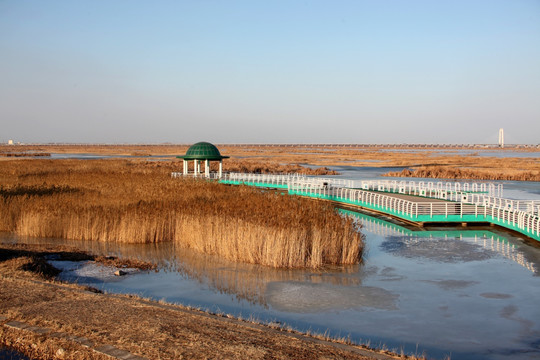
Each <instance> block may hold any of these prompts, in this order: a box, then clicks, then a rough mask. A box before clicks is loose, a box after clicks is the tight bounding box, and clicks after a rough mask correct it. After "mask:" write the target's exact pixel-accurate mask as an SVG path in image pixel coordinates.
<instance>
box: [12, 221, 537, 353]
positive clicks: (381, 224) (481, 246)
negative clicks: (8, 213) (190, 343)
mask: <svg viewBox="0 0 540 360" xmlns="http://www.w3.org/2000/svg"><path fill="white" fill-rule="evenodd" d="M344 212H345V213H347V214H349V215H351V214H352V215H354V216H356V218H357V219H358V221H361V222H362V224H363V226H364V228H363V232H364V233H365V234H366V242H367V243H366V248H367V253H366V255H365V258H364V262H363V263H362V264H361V265H357V266H347V267H334V268H328V269H323V270H320V271H312V270H309V271H303V270H277V269H271V268H267V267H262V266H255V265H248V264H237V263H232V262H228V261H225V260H222V259H219V258H217V257H213V256H205V255H201V254H198V253H195V252H193V251H190V250H188V249H183V248H180V247H177V246H174V245H173V244H170V243H164V244H147V245H121V244H105V243H99V242H73V241H60V240H55V239H31V238H21V239H18V238H17V237H13V236H12V237H9V236H7V237H4V239H3V240H2V241H21V242H39V243H43V242H54V243H63V244H69V245H75V246H77V247H80V248H83V249H86V250H88V251H91V252H93V253H96V254H103V255H120V256H124V257H132V258H138V259H141V260H146V261H152V262H154V263H156V264H158V269H159V271H157V272H153V271H150V272H139V273H136V274H131V275H127V276H125V277H121V278H118V277H115V278H110V277H109V278H108V277H106V276H103V277H102V276H101V275H99V274H98V273H97V272H96V271H95V269H93V270H92V271H94V272H90V273H87V274H86V275H85V273H84V272H83V273H77V274H78V277H79V279H82V280H85V279H86V281H88V282H91V285H92V286H96V287H99V288H101V289H104V290H107V291H112V292H121V293H135V294H139V295H142V296H146V297H151V298H154V299H165V300H167V301H170V302H176V303H182V304H185V305H189V306H196V307H201V308H205V309H209V310H211V311H224V312H229V313H232V314H234V315H239V316H242V317H245V318H246V317H250V316H252V317H255V318H259V319H261V320H263V321H279V322H283V323H287V324H289V325H290V326H292V327H294V328H297V329H299V330H311V331H319V332H325V331H327V330H328V332H329V334H331V335H336V336H347V335H349V334H350V337H351V339H352V340H353V341H360V342H365V341H370V342H371V344H378V343H380V344H384V345H386V346H388V347H390V348H397V349H400V348H403V349H404V351H405V352H408V353H415V352H416V351H417V350H416V349H417V347H418V349H419V350H418V351H419V353H422V352H423V351H424V350H425V351H426V352H427V353H428V355H429V356H431V357H435V358H444V356H446V355H449V354H450V353H451V354H452V358H459V359H462V358H463V359H514V358H517V359H529V358H535V357H536V358H538V357H540V347H539V346H538V345H539V344H538V339H540V307H538V304H537V301H536V299H538V298H540V276H539V274H538V269H540V249H538V248H536V247H532V246H529V245H527V244H525V243H524V242H523V241H522V240H520V239H519V238H516V237H512V236H510V235H501V234H500V233H497V232H493V231H492V229H491V228H486V229H485V230H483V229H480V230H476V231H471V230H467V229H462V228H456V229H448V228H441V229H434V230H432V231H425V229H424V231H414V229H410V228H406V227H403V226H400V225H397V224H394V223H392V222H391V221H386V220H384V219H380V218H373V217H370V216H367V215H364V214H358V213H350V212H346V211H344ZM90 269H91V268H90Z"/></svg>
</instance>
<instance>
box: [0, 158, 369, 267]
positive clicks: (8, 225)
mask: <svg viewBox="0 0 540 360" xmlns="http://www.w3.org/2000/svg"><path fill="white" fill-rule="evenodd" d="M176 165H177V164H173V163H170V162H149V161H131V160H83V161H80V160H41V159H39V160H37V159H36V160H12V161H5V162H2V163H0V179H1V184H2V185H1V186H0V231H11V232H16V233H18V234H20V235H26V236H37V237H50V238H65V239H76V240H94V241H104V242H121V243H155V242H161V241H175V242H176V243H178V244H180V245H181V246H184V247H187V248H191V249H194V250H196V251H198V252H202V253H206V254H214V255H218V256H220V257H223V258H225V259H228V260H232V261H240V262H246V263H253V264H262V265H266V266H272V267H285V268H300V267H309V268H318V267H322V266H325V265H343V264H356V263H358V262H360V260H361V254H362V249H363V241H362V240H363V239H362V235H361V233H360V232H359V229H358V226H357V225H356V224H355V223H354V222H353V221H352V220H351V219H347V218H343V217H342V216H340V215H339V214H337V213H336V212H335V210H334V209H333V208H332V207H331V206H330V205H328V204H324V203H320V202H313V201H309V200H307V199H303V198H298V197H293V196H288V195H283V194H281V193H274V192H262V191H260V190H257V189H254V188H250V187H243V186H242V187H234V186H227V185H223V184H219V183H216V182H208V181H204V180H193V179H180V180H179V179H171V178H170V175H169V174H170V171H171V170H172V169H173V168H174V167H175V166H176Z"/></svg>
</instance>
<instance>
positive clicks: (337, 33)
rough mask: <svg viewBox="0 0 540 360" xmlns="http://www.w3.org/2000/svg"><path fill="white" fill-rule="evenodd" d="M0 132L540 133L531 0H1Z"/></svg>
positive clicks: (433, 136) (55, 135)
mask: <svg viewBox="0 0 540 360" xmlns="http://www.w3.org/2000/svg"><path fill="white" fill-rule="evenodd" d="M0 125H1V127H0V128H1V130H0V141H7V140H8V139H13V140H15V141H21V142H100V143H101V142H118V143H126V142H128V143H131V142H151V143H160V142H174V143H180V142H181V143H192V142H196V141H201V140H206V141H212V142H219V143H234V142H279V143H283V142H331V143H343V142H346V143H348V142H353V143H380V142H386V143H490V142H496V141H497V135H498V129H499V128H500V127H503V128H504V129H505V135H506V140H507V142H510V143H535V144H536V143H540V0H504V1H498V0H486V1H475V0H467V1H442V0H441V1H438V0H434V1H411V0H407V1H398V0H395V1H385V0H372V1H362V0H354V1H340V0H327V1H310V0H305V1H295V0H284V1H279V0H266V1H257V0H246V1H234V0H227V1H225V0H220V1H218V0H215V1H212V0H193V1H135V0H125V1H114V0H103V1H99V0H92V1H89V0H88V1H83V0H80V1H72V0H65V1H54V0H48V1H43V0H34V1H26V0H0Z"/></svg>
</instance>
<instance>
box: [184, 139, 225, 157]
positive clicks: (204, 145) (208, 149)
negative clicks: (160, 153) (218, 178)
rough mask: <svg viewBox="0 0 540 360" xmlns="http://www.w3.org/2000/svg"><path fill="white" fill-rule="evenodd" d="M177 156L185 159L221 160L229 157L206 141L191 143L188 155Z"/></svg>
mask: <svg viewBox="0 0 540 360" xmlns="http://www.w3.org/2000/svg"><path fill="white" fill-rule="evenodd" d="M177 157H178V158H181V159H184V160H221V159H226V158H228V156H222V155H221V154H220V152H219V150H218V148H217V147H216V146H215V145H213V144H210V143H209V142H205V141H201V142H198V143H196V144H194V145H191V146H190V148H189V149H188V151H187V152H186V155H184V156H177Z"/></svg>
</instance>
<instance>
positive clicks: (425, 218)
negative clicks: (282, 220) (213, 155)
mask: <svg viewBox="0 0 540 360" xmlns="http://www.w3.org/2000/svg"><path fill="white" fill-rule="evenodd" d="M172 176H173V177H176V176H181V174H178V173H173V174H172ZM218 180H219V181H220V182H222V183H226V184H234V185H241V184H244V185H250V186H257V187H265V188H276V189H283V190H287V192H288V193H289V194H291V195H299V196H306V197H310V198H317V199H323V200H330V201H334V202H337V203H340V204H346V205H349V206H353V207H360V208H363V209H367V210H370V211H375V212H379V213H383V214H386V215H389V216H392V217H394V218H396V219H399V220H401V221H404V222H408V223H414V224H417V225H419V226H423V225H424V224H430V223H431V224H434V223H437V224H452V223H454V224H462V225H466V224H469V223H489V224H493V225H498V226H501V227H504V228H506V229H509V230H513V231H516V232H519V233H520V234H523V235H525V236H527V237H529V238H531V239H534V240H537V241H540V216H539V215H540V201H534V200H511V199H505V198H503V197H502V185H495V184H490V183H472V184H471V183H460V182H427V183H426V182H413V181H401V182H397V181H391V180H390V181H388V180H386V181H385V180H381V181H353V180H344V179H334V178H332V179H331V178H317V177H307V176H300V175H266V174H237V173H230V174H224V175H223V177H221V178H219V179H218Z"/></svg>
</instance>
